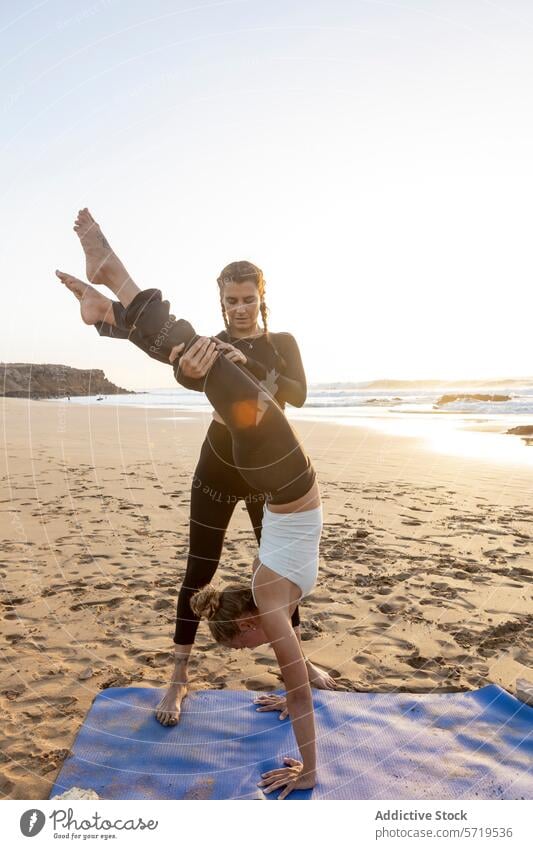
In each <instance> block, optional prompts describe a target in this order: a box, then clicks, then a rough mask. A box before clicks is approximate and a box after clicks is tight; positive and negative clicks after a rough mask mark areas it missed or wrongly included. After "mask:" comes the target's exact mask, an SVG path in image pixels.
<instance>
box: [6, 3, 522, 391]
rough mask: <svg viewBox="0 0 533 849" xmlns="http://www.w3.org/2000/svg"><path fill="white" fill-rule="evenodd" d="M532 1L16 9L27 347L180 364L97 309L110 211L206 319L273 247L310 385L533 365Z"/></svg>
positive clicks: (137, 256)
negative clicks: (138, 343)
mask: <svg viewBox="0 0 533 849" xmlns="http://www.w3.org/2000/svg"><path fill="white" fill-rule="evenodd" d="M532 43H533V5H532V4H531V3H530V2H529V0H500V2H498V0H495V2H489V0H409V2H405V3H404V2H377V0H283V2H281V0H268V2H266V0H227V2H197V0H188V2H183V1H182V0H174V1H173V2H163V0H152V2H150V3H146V2H144V0H142V2H141V0H103V2H91V0H89V2H66V0H61V2H60V0H56V2H54V0H49V2H46V0H44V2H43V0H41V1H40V2H39V0H33V2H14V0H11V2H7V0H3V2H2V3H1V4H0V57H1V59H0V67H1V69H2V70H1V75H0V121H1V127H2V155H1V158H0V176H1V185H2V194H3V203H2V205H1V211H0V217H1V232H2V239H1V240H0V256H1V261H2V286H3V298H2V307H3V309H2V328H1V339H2V346H1V350H0V359H1V360H3V361H9V362H12V361H19V362H20V361H23V362H54V363H65V364H68V365H73V366H78V367H83V368H103V369H104V370H105V372H106V374H107V376H108V377H109V378H110V379H111V380H114V381H115V382H117V383H119V384H121V385H123V386H127V387H129V388H141V387H149V386H153V387H155V386H172V385H173V378H172V372H171V370H170V368H169V369H168V370H166V368H165V366H163V365H160V364H158V363H155V362H153V361H150V360H148V359H147V358H146V357H145V356H144V355H143V354H142V353H141V352H139V351H137V350H136V349H134V347H133V346H132V345H130V344H129V343H127V342H114V341H111V340H102V339H100V338H99V337H98V335H97V334H96V331H95V330H94V329H92V328H89V327H86V326H85V325H82V324H81V321H80V319H79V314H78V308H77V303H76V302H75V301H74V299H72V296H70V295H69V293H67V292H66V291H65V290H64V289H63V288H62V287H61V285H60V284H59V283H57V282H56V280H55V278H54V274H53V271H54V268H56V267H59V268H62V269H65V270H68V271H71V272H72V273H74V274H77V275H79V276H83V271H84V265H83V261H82V253H81V250H80V248H79V246H78V243H77V238H76V236H75V234H74V233H73V231H72V222H73V218H74V215H75V212H76V210H77V209H78V208H79V207H80V206H85V205H87V206H89V207H90V209H91V210H92V211H93V213H94V214H95V216H96V217H97V218H98V219H99V220H100V222H101V224H102V226H103V228H104V231H105V232H106V234H107V235H108V237H109V239H110V241H111V243H112V244H113V246H114V247H115V249H116V250H117V251H118V252H119V253H120V254H121V256H122V257H123V258H124V259H125V260H126V264H127V265H128V267H129V268H130V270H131V272H132V274H133V276H134V277H135V278H136V280H137V282H138V283H139V284H140V285H141V286H159V287H160V288H162V289H163V291H164V293H165V295H166V296H167V297H168V298H169V300H170V301H171V303H172V308H173V312H175V313H176V314H179V315H182V316H184V317H186V318H188V319H189V320H191V321H192V322H193V323H194V325H195V326H196V327H197V329H198V330H199V331H200V332H205V333H213V332H217V331H218V330H220V329H221V328H222V321H221V316H220V311H219V302H218V291H217V286H216V277H217V275H218V273H219V271H220V269H221V267H222V266H223V265H225V264H226V263H228V262H230V261H232V260H235V259H250V260H251V261H252V262H255V263H256V264H258V265H260V266H261V268H262V269H263V271H264V273H265V277H266V280H267V303H268V304H269V306H270V308H271V327H272V329H273V330H288V331H290V332H292V333H293V334H294V335H295V336H296V338H297V340H298V342H299V344H300V347H301V349H302V353H303V357H304V361H305V365H306V368H307V373H308V377H309V379H310V380H366V379H369V380H370V379H373V378H381V377H390V378H423V377H442V378H447V377H449V378H454V377H461V378H468V377H471V376H479V377H490V376H512V375H515V376H523V375H530V374H533V352H532V347H531V316H532V293H531V281H532V265H533V259H532V256H533V245H532V237H531V234H532V227H533V220H532V219H533V216H532V213H531V210H532V198H533V177H532V175H533V168H532V151H533V113H532V109H531V86H532V82H533V50H532Z"/></svg>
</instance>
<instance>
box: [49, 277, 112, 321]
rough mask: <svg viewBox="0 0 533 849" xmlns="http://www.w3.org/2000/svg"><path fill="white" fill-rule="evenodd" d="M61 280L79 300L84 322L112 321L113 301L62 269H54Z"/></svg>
mask: <svg viewBox="0 0 533 849" xmlns="http://www.w3.org/2000/svg"><path fill="white" fill-rule="evenodd" d="M56 274H57V276H58V277H59V279H60V280H61V282H62V283H63V284H64V285H65V286H66V287H67V289H70V291H71V292H72V294H73V295H75V296H76V298H77V299H78V301H79V302H80V312H81V317H82V319H83V321H84V322H85V324H96V322H97V321H107V322H108V323H110V324H111V323H113V302H112V301H111V300H110V298H106V296H105V295H102V293H101V292H98V291H97V290H96V289H94V288H93V286H89V285H88V284H87V283H84V282H83V280H78V278H77V277H73V276H72V275H71V274H66V273H65V272H64V271H56Z"/></svg>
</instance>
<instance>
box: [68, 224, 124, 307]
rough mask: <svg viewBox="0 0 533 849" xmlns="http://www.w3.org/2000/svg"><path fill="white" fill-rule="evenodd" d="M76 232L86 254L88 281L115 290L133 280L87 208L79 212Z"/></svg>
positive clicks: (75, 227)
mask: <svg viewBox="0 0 533 849" xmlns="http://www.w3.org/2000/svg"><path fill="white" fill-rule="evenodd" d="M74 230H75V231H76V233H77V234H78V236H79V239H80V242H81V245H82V248H83V250H84V252H85V262H86V267H87V280H90V281H91V283H96V284H97V285H98V284H103V285H105V286H110V287H111V288H112V289H113V290H116V288H117V287H122V286H124V284H125V283H127V282H128V281H129V280H131V278H130V276H129V274H128V272H127V271H126V269H125V268H124V266H123V264H122V263H121V261H120V260H119V258H118V256H117V255H116V253H115V252H114V250H113V248H112V247H111V245H110V244H109V242H108V241H107V239H106V237H105V236H104V234H103V233H102V231H101V229H100V225H99V224H97V223H96V221H95V220H94V218H93V217H92V215H91V213H90V212H89V210H88V209H87V207H85V209H80V211H79V212H78V217H77V218H76V221H75V222H74Z"/></svg>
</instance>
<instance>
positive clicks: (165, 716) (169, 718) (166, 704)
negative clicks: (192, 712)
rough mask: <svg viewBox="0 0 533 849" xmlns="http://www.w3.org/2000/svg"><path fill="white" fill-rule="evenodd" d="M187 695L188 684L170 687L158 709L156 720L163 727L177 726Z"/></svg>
mask: <svg viewBox="0 0 533 849" xmlns="http://www.w3.org/2000/svg"><path fill="white" fill-rule="evenodd" d="M186 695H187V685H186V684H177V685H176V686H173V687H169V689H168V690H167V692H166V693H165V695H164V696H163V698H162V699H161V701H160V702H159V704H158V705H157V708H156V715H155V718H156V719H157V721H158V722H160V723H161V725H176V724H177V723H178V722H179V720H180V714H181V703H182V701H183V699H184V698H185V696H186Z"/></svg>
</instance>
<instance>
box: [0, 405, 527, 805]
mask: <svg viewBox="0 0 533 849" xmlns="http://www.w3.org/2000/svg"><path fill="white" fill-rule="evenodd" d="M2 410H3V414H4V415H3V418H4V421H5V432H4V452H3V454H4V468H3V470H2V484H3V485H2V495H1V499H0V501H1V503H0V511H1V512H0V521H1V525H2V527H1V530H2V553H1V555H0V578H1V581H0V587H1V596H0V600H1V602H2V605H1V610H0V617H1V618H0V623H1V625H0V645H1V650H2V663H1V665H0V704H1V710H2V722H1V729H0V740H1V743H0V759H1V761H2V769H1V776H2V778H1V783H0V794H1V796H2V797H4V798H17V799H42V798H47V797H48V794H49V792H50V789H51V787H52V784H53V783H54V780H55V777H56V775H57V773H58V771H59V769H60V767H61V763H62V761H63V759H64V758H65V757H68V754H69V750H70V747H71V745H72V743H73V741H74V739H75V736H76V733H77V731H78V729H79V727H80V724H81V723H82V721H83V718H84V716H85V715H86V713H87V710H88V708H89V706H90V704H91V702H92V700H93V699H94V697H95V695H96V694H97V693H98V692H99V691H100V690H102V689H104V688H106V687H117V686H129V685H132V686H137V685H139V686H147V687H161V688H164V687H165V684H166V682H167V679H168V677H169V673H170V669H171V665H170V662H171V657H172V649H173V643H172V634H173V628H174V614H175V603H176V597H177V591H178V587H179V581H180V576H181V575H182V574H183V571H184V566H185V560H186V555H187V532H188V505H189V489H190V483H191V477H192V473H193V470H194V466H195V464H196V458H197V456H198V453H199V449H200V445H201V442H202V439H203V434H204V432H205V430H206V429H207V426H208V421H209V420H208V417H207V416H206V415H205V414H183V415H178V416H177V417H176V418H175V419H169V418H165V417H164V416H163V414H162V412H161V410H157V409H149V410H144V409H134V408H133V409H132V408H126V407H118V408H115V409H113V408H110V407H99V406H98V405H94V406H82V405H76V404H68V403H66V402H65V403H63V402H61V403H58V402H48V401H39V402H37V401H23V400H18V399H17V400H15V399H2ZM293 424H294V426H295V428H296V430H297V431H298V433H299V434H300V435H301V437H302V440H303V442H304V445H305V447H306V450H307V452H308V453H309V454H310V456H311V457H312V459H313V462H314V464H315V466H316V469H317V472H318V476H319V482H320V486H321V491H322V496H323V500H324V516H325V523H326V524H325V528H324V534H323V538H322V546H321V569H320V575H319V581H318V585H317V587H316V588H315V591H314V593H313V594H312V595H311V596H310V597H309V598H307V599H305V601H304V602H303V604H302V606H301V618H302V635H303V639H304V640H305V650H306V654H307V655H308V656H309V657H310V658H311V659H312V660H313V661H314V662H316V663H317V664H321V665H323V666H324V667H325V668H327V669H328V670H330V671H331V672H332V674H333V675H334V676H335V677H337V678H338V679H339V681H340V683H341V684H342V686H343V687H344V688H345V689H351V690H360V691H405V692H428V691H433V690H441V691H442V690H445V691H450V690H462V689H472V688H477V687H480V686H483V685H484V684H486V683H491V682H492V683H497V684H500V685H501V686H503V687H505V688H506V689H508V690H509V691H510V692H515V682H516V679H517V678H529V679H530V680H532V678H533V655H532V648H531V647H532V645H533V615H532V577H533V537H532V534H531V527H532V519H533V502H532V499H531V494H532V492H533V486H532V484H533V469H532V468H531V466H529V467H525V466H524V468H521V467H520V466H519V465H517V464H516V463H514V464H512V465H511V464H509V465H508V466H506V465H505V463H502V462H498V463H493V462H491V461H489V460H481V459H479V458H477V459H470V458H468V457H460V456H457V457H455V456H453V455H446V454H437V453H432V452H431V451H429V450H428V449H427V445H425V444H424V441H423V440H422V439H421V438H419V437H416V438H415V437H405V436H398V435H393V434H384V433H379V432H377V431H375V430H370V429H367V428H364V427H360V426H357V427H347V426H345V425H338V424H334V423H326V422H314V421H310V420H301V421H297V422H293ZM510 438H512V437H510ZM525 450H527V449H525ZM254 543H255V538H254V536H253V533H252V530H251V528H250V526H249V522H248V517H247V514H246V512H245V511H244V507H243V505H242V504H240V505H238V506H237V508H236V511H235V515H234V519H233V522H232V524H231V526H230V529H229V532H228V535H227V538H226V545H225V550H224V554H223V558H222V562H221V567H220V570H219V573H218V576H217V581H218V582H220V583H223V582H224V581H226V580H228V579H235V578H239V579H242V580H247V579H248V577H249V576H250V575H251V563H252V559H253V556H254V553H255V544H254ZM190 679H191V688H192V689H204V688H224V687H228V688H231V689H242V688H247V689H250V690H260V689H261V690H262V689H264V690H269V689H272V688H277V687H279V686H280V680H279V677H278V672H277V668H276V662H275V658H274V655H273V653H272V651H271V650H270V649H262V648H259V649H256V650H255V651H241V652H237V651H234V652H230V651H228V650H225V649H220V648H218V647H216V646H215V644H214V643H213V641H212V639H211V637H210V635H209V632H208V630H207V627H206V626H205V623H203V624H202V625H201V626H200V630H199V634H198V638H197V643H196V649H195V651H194V653H193V655H192V659H191V664H190Z"/></svg>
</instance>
